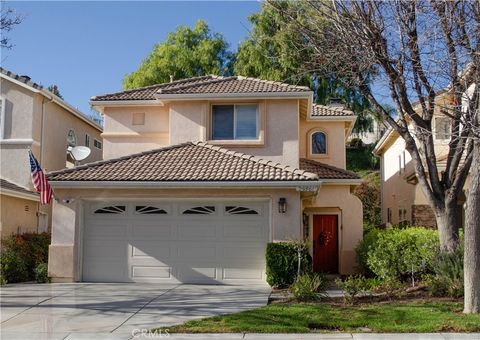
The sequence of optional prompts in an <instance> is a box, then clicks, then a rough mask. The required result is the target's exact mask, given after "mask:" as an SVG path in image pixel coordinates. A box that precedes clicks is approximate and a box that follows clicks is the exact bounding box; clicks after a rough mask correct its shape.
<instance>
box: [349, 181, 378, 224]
mask: <svg viewBox="0 0 480 340" xmlns="http://www.w3.org/2000/svg"><path fill="white" fill-rule="evenodd" d="M354 194H355V196H357V197H358V198H359V199H360V201H362V204H363V224H364V225H367V226H368V225H372V226H378V225H380V224H381V222H382V221H381V207H380V176H379V173H378V172H370V173H368V174H365V175H364V176H363V182H362V184H360V185H359V186H358V187H356V188H355V191H354ZM364 230H365V228H364Z"/></svg>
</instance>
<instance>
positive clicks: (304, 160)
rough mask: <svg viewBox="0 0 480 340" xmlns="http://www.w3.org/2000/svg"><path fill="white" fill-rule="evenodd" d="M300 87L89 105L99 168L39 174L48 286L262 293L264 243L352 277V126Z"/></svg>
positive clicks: (193, 88)
mask: <svg viewBox="0 0 480 340" xmlns="http://www.w3.org/2000/svg"><path fill="white" fill-rule="evenodd" d="M312 96H313V94H312V92H311V91H310V90H309V89H308V88H306V87H300V86H293V85H287V84H283V83H278V82H272V81H264V80H259V79H253V78H244V77H217V76H205V77H198V78H191V79H185V80H179V81H175V82H171V83H167V84H161V85H155V86H149V87H145V88H140V89H134V90H128V91H124V92H119V93H113V94H107V95H102V96H97V97H93V98H92V100H91V104H92V105H93V107H94V108H96V109H97V110H98V111H99V112H101V113H102V114H103V116H104V122H105V127H104V133H103V134H102V136H103V138H104V158H105V160H104V161H101V162H95V163H91V164H85V165H82V166H79V167H76V168H75V169H66V170H62V171H56V172H52V173H50V174H49V179H50V183H51V184H52V185H53V187H54V188H55V191H56V193H57V197H58V201H57V202H55V204H54V211H53V214H54V223H53V230H52V245H51V246H50V255H49V273H50V275H51V276H52V277H53V279H54V280H56V281H113V282H132V281H134V282H194V283H199V282H203V283H239V282H240V283H248V282H259V281H264V280H265V248H266V245H267V243H268V242H275V241H285V240H290V239H307V240H310V245H311V251H312V254H313V267H314V269H315V270H316V271H323V272H330V273H340V274H350V273H354V272H355V250H354V249H355V246H356V245H357V243H358V241H359V240H360V239H361V238H362V205H361V202H360V200H359V199H358V198H357V197H356V196H354V195H353V194H352V190H353V188H354V187H355V186H357V185H358V184H360V182H361V180H360V179H359V177H358V176H357V175H356V174H355V173H352V172H350V171H347V170H345V141H346V140H347V138H348V136H349V134H350V132H351V129H352V127H353V124H354V123H355V119H356V117H355V115H354V114H353V113H352V112H350V111H347V110H344V109H339V108H330V107H327V106H318V105H313V104H312Z"/></svg>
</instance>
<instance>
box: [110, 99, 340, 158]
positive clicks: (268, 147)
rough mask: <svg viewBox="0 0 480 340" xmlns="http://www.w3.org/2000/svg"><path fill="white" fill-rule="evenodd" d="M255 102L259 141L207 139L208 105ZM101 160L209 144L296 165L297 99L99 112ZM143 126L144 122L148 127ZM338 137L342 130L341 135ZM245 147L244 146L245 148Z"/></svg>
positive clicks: (176, 104)
mask: <svg viewBox="0 0 480 340" xmlns="http://www.w3.org/2000/svg"><path fill="white" fill-rule="evenodd" d="M245 102H248V103H253V102H254V103H257V104H258V105H259V110H260V122H259V123H260V130H261V131H260V134H261V135H262V136H263V135H264V138H263V139H262V138H260V139H261V140H263V143H256V144H255V145H252V144H248V143H245V142H244V141H236V142H229V143H228V144H219V143H218V142H216V141H210V140H209V133H210V131H209V130H210V108H211V105H212V103H229V104H232V103H245ZM137 112H145V126H134V125H132V118H133V114H134V113H137ZM103 113H104V117H105V126H104V134H103V137H104V139H105V146H104V158H106V159H110V158H115V157H121V156H125V155H128V154H132V153H135V152H140V151H145V150H151V149H155V148H158V147H162V146H166V145H175V144H179V143H185V142H189V141H199V140H200V141H209V142H211V143H212V144H217V145H222V146H224V147H226V148H228V149H231V150H235V151H239V152H243V153H246V154H249V155H254V156H259V157H261V158H265V159H269V160H272V161H275V162H279V163H282V164H288V165H291V166H293V167H298V159H299V157H298V155H299V154H298V150H299V143H298V125H299V122H298V117H299V115H298V101H297V100H291V99H271V100H253V101H252V100H247V101H246V100H236V101H231V100H229V101H207V100H203V101H184V102H179V101H175V102H171V103H165V106H161V105H160V104H158V105H155V106H124V107H106V108H104V111H103ZM147 122H148V123H147ZM342 133H343V132H342ZM246 144H248V145H246Z"/></svg>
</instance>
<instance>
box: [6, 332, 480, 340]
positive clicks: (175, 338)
mask: <svg viewBox="0 0 480 340" xmlns="http://www.w3.org/2000/svg"><path fill="white" fill-rule="evenodd" d="M1 338H2V339H8V340H17V339H18V340H27V339H29V340H33V339H42V340H47V339H55V340H56V339H59V340H60V339H61V340H132V339H133V340H135V339H140V340H142V339H171V340H211V339H213V340H240V339H247V340H248V339H251V340H255V339H258V340H344V339H345V340H348V339H351V340H383V339H386V340H403V339H407V340H437V339H438V340H479V339H480V333H385V334H382V333H316V334H313V333H308V334H255V333H234V334H231V333H224V334H165V333H163V334H153V333H150V334H148V333H147V334H141V333H140V332H139V333H137V334H134V335H132V334H129V333H115V334H113V333H75V332H72V333H61V332H59V333H28V334H26V333H21V332H15V333H10V332H2V337H1Z"/></svg>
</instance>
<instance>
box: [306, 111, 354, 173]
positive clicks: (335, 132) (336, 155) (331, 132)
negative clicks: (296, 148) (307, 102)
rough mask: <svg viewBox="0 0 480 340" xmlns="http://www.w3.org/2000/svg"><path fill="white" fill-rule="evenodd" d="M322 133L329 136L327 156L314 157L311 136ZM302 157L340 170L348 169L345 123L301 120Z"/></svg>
mask: <svg viewBox="0 0 480 340" xmlns="http://www.w3.org/2000/svg"><path fill="white" fill-rule="evenodd" d="M314 131H321V132H324V133H325V134H326V135H327V154H326V155H312V154H311V146H310V143H311V140H310V135H311V133H312V132H314ZM300 157H302V158H310V159H314V160H317V161H319V162H322V163H326V164H330V165H333V166H336V167H338V168H342V169H345V168H346V151H345V122H338V121H336V122H335V121H328V120H322V121H320V120H318V121H306V120H305V119H301V120H300Z"/></svg>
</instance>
